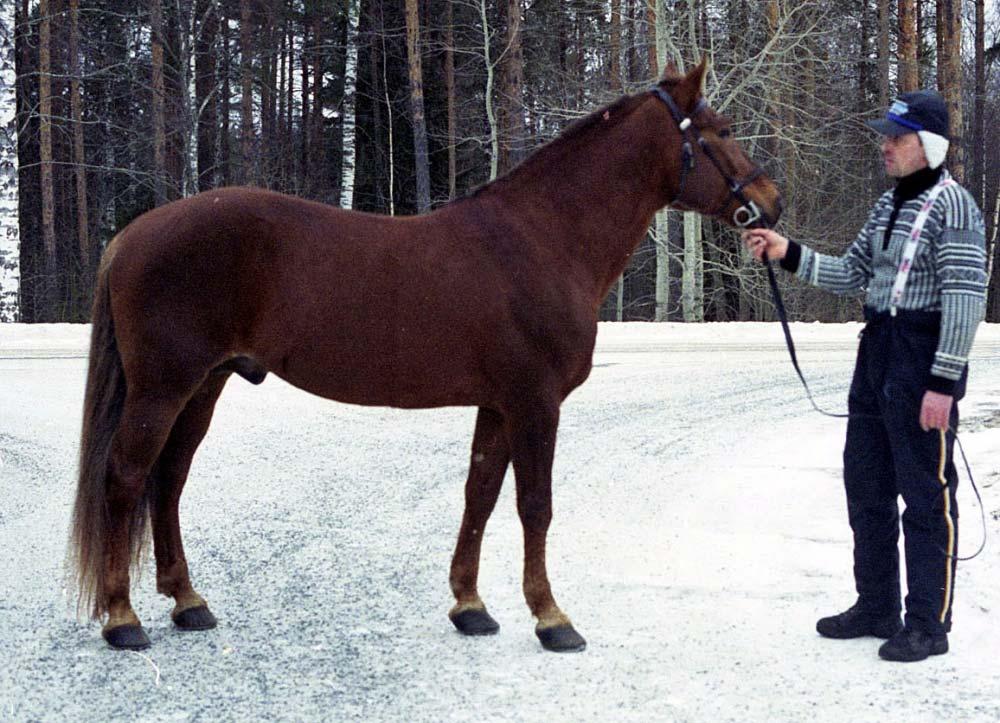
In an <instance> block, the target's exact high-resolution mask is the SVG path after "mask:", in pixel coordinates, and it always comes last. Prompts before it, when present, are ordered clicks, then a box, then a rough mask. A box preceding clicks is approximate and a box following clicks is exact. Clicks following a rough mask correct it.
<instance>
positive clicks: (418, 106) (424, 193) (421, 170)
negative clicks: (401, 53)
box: [406, 0, 431, 213]
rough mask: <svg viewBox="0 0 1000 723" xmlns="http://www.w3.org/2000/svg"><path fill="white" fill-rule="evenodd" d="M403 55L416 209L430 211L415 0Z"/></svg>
mask: <svg viewBox="0 0 1000 723" xmlns="http://www.w3.org/2000/svg"><path fill="white" fill-rule="evenodd" d="M406 55H407V59H408V61H409V71H410V112H411V113H412V115H413V117H412V118H411V122H412V124H413V156H414V163H415V165H416V174H417V212H418V213H427V212H428V211H430V210H431V175H430V160H429V157H428V153H427V121H426V119H425V118H424V71H423V64H422V63H421V60H420V13H419V11H418V3H417V0H406Z"/></svg>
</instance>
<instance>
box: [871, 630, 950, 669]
mask: <svg viewBox="0 0 1000 723" xmlns="http://www.w3.org/2000/svg"><path fill="white" fill-rule="evenodd" d="M947 652H948V636H947V635H945V634H944V633H936V634H935V633H925V632H924V631H923V630H914V629H913V628H905V629H903V630H900V631H899V632H898V633H896V634H895V635H893V636H892V637H891V638H890V639H889V640H887V641H886V642H884V643H882V647H880V648H879V649H878V655H879V657H880V658H882V659H883V660H893V661H896V662H899V663H914V662H916V661H918V660H924V659H925V658H927V656H929V655H944V654H945V653H947Z"/></svg>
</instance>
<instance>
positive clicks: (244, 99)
mask: <svg viewBox="0 0 1000 723" xmlns="http://www.w3.org/2000/svg"><path fill="white" fill-rule="evenodd" d="M252 22H253V16H252V13H251V8H250V0H240V86H241V90H240V155H241V158H240V168H241V180H242V182H243V183H245V184H253V183H256V182H257V173H256V168H255V163H254V162H255V156H254V152H253V146H254V127H253V56H254V42H253V25H252Z"/></svg>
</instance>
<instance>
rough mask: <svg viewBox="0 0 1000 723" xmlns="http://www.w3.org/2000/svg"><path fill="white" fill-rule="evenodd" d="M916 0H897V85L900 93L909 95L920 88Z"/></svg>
mask: <svg viewBox="0 0 1000 723" xmlns="http://www.w3.org/2000/svg"><path fill="white" fill-rule="evenodd" d="M916 12H917V5H916V0H899V45H898V51H897V54H898V56H899V61H898V62H899V68H898V84H899V92H900V93H909V92H911V91H914V90H917V89H919V88H920V76H919V72H918V70H917V67H918V66H917V47H918V45H919V42H920V41H919V38H918V37H917V26H916V19H917V18H916Z"/></svg>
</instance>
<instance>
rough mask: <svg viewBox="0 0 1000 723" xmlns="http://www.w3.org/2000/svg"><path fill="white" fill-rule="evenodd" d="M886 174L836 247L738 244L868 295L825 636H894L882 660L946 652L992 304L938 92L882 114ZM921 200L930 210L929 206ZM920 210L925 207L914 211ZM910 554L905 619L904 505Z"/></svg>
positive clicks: (767, 240)
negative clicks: (956, 451)
mask: <svg viewBox="0 0 1000 723" xmlns="http://www.w3.org/2000/svg"><path fill="white" fill-rule="evenodd" d="M869 125H870V126H871V127H872V128H874V129H875V130H876V131H878V132H879V133H880V134H882V136H883V139H882V156H883V160H884V162H885V169H886V173H887V174H888V175H889V176H891V177H893V178H895V179H896V186H895V188H894V189H892V190H890V191H887V192H886V193H885V194H883V195H882V197H881V198H880V199H879V200H878V202H877V203H876V204H875V207H874V208H873V209H872V212H871V215H870V216H869V218H868V221H867V222H866V223H865V225H864V228H862V229H861V232H860V233H859V234H858V237H857V239H855V241H854V243H852V244H851V246H850V247H849V248H848V249H847V251H846V253H845V254H844V255H843V256H840V257H839V258H838V257H833V256H826V255H824V254H820V253H817V252H815V251H813V250H812V249H810V248H809V247H807V246H805V245H800V244H797V243H795V242H794V241H789V240H788V239H786V238H784V237H783V236H780V235H779V234H777V233H775V232H774V231H771V230H767V229H754V230H750V231H745V232H744V234H743V239H744V241H745V242H746V243H747V245H748V247H749V248H750V249H751V251H752V252H753V253H754V255H755V256H756V257H757V258H758V259H760V258H762V256H763V254H764V253H766V254H767V257H768V258H769V259H780V261H781V266H782V268H784V269H786V270H787V271H791V272H794V273H795V274H796V275H797V276H798V277H799V278H801V279H803V280H805V281H807V282H809V283H811V284H813V285H815V286H819V287H821V288H824V289H828V290H830V291H833V292H835V293H841V294H843V293H850V292H853V291H857V290H861V289H864V290H865V309H864V315H865V320H866V322H867V324H866V325H865V328H864V330H863V332H862V336H861V342H860V345H859V348H858V356H857V362H856V366H855V369H854V378H853V380H852V382H851V390H850V393H849V396H848V410H849V412H850V414H851V417H850V419H849V421H848V424H847V441H846V444H845V447H844V486H845V488H846V492H847V511H848V519H849V520H850V524H851V529H852V530H853V532H854V579H855V584H856V587H857V592H858V599H857V602H856V603H855V604H854V605H853V606H852V607H851V608H850V609H848V610H847V611H846V612H843V613H840V614H839V615H834V616H831V617H826V618H822V619H821V620H819V621H818V622H817V624H816V629H817V631H818V632H819V633H820V635H823V636H826V637H829V638H857V637H863V636H867V635H873V636H875V637H879V638H888V640H887V642H886V643H884V644H883V645H882V646H881V647H880V648H879V655H880V656H881V657H882V658H884V659H886V660H895V661H915V660H923V659H925V658H927V657H928V656H929V655H940V654H943V653H946V652H947V651H948V636H947V633H948V632H949V631H950V630H951V607H952V598H953V589H954V580H955V559H956V550H957V535H958V509H957V506H956V502H955V488H956V486H957V484H958V477H957V474H956V471H955V466H954V464H953V462H952V446H953V443H954V436H953V434H950V433H948V430H949V428H950V429H951V430H952V431H954V430H955V429H957V427H958V407H957V404H956V402H957V401H958V400H960V399H961V398H962V396H963V395H964V393H965V384H966V376H967V367H966V361H967V358H968V354H969V350H970V348H971V347H972V340H973V336H974V334H975V331H976V327H977V326H978V324H979V322H980V321H981V320H982V318H983V313H984V308H985V299H986V243H985V234H984V228H983V220H982V215H981V214H980V211H979V209H978V208H977V206H976V203H975V201H974V200H973V198H972V196H971V195H969V193H968V192H967V191H966V190H965V189H964V188H962V187H961V186H960V185H958V184H957V183H956V182H955V181H954V180H953V179H952V178H951V176H950V174H949V173H948V172H947V171H946V170H944V168H943V166H942V164H943V162H944V158H945V155H946V153H947V151H948V140H947V136H948V110H947V107H946V105H945V103H944V100H943V99H942V98H941V96H940V95H939V94H937V93H935V92H933V91H917V92H914V93H904V94H903V95H901V96H900V97H899V98H898V99H897V100H896V101H895V102H894V103H893V104H892V107H891V108H890V109H889V112H888V114H887V115H886V117H885V118H884V119H879V120H875V121H870V122H869ZM925 207H926V208H925ZM922 210H924V213H921V211H922ZM898 495H902V496H903V501H904V502H905V504H906V509H905V511H904V512H903V515H902V523H903V535H904V544H905V554H906V582H907V595H906V615H905V617H904V622H901V621H900V617H899V613H900V609H901V606H900V586H899V554H898V547H897V542H898V539H899V511H898V507H897V496H898Z"/></svg>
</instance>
